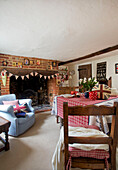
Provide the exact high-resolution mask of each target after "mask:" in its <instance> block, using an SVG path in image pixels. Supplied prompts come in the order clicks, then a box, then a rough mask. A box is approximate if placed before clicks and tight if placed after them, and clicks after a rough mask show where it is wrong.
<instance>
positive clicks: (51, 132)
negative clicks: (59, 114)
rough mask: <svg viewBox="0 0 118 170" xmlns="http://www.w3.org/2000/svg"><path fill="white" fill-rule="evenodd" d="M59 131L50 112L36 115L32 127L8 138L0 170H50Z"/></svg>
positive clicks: (2, 154) (1, 156)
mask: <svg viewBox="0 0 118 170" xmlns="http://www.w3.org/2000/svg"><path fill="white" fill-rule="evenodd" d="M59 130H60V127H59V125H58V124H57V123H56V119H55V117H54V116H51V114H50V112H42V113H39V114H36V123H35V124H34V126H33V127H31V128H30V129H29V130H28V131H27V132H25V133H24V134H23V135H21V136H19V137H10V140H9V141H10V150H9V151H7V152H5V151H3V152H0V170H52V166H51V159H52V155H53V152H54V150H55V147H56V144H57V141H58V138H59ZM2 136H3V134H2ZM117 153H118V149H117ZM117 159H118V154H117ZM117 170H118V160H117Z"/></svg>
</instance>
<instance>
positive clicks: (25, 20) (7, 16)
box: [0, 0, 118, 61]
mask: <svg viewBox="0 0 118 170" xmlns="http://www.w3.org/2000/svg"><path fill="white" fill-rule="evenodd" d="M116 44H118V0H0V53H5V54H11V55H17V56H25V57H39V58H45V59H54V60H61V61H66V60H70V59H74V58H78V57H82V56H84V55H87V54H90V53H93V52H96V51H99V50H101V49H104V48H107V47H110V46H114V45H116Z"/></svg>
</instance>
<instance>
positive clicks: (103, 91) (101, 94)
mask: <svg viewBox="0 0 118 170" xmlns="http://www.w3.org/2000/svg"><path fill="white" fill-rule="evenodd" d="M92 91H97V93H98V99H104V100H106V99H108V98H109V97H110V94H111V90H110V87H109V86H107V85H106V84H97V85H95V86H94V87H93V89H92Z"/></svg>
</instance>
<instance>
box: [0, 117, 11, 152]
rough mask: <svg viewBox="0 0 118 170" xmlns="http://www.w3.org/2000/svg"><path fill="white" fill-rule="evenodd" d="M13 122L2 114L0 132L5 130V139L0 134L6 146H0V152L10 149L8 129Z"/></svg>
mask: <svg viewBox="0 0 118 170" xmlns="http://www.w3.org/2000/svg"><path fill="white" fill-rule="evenodd" d="M10 124H11V122H10V121H8V120H6V119H5V118H3V117H1V116H0V133H2V132H5V139H3V138H2V137H1V136H0V140H1V141H2V142H3V143H4V147H2V148H0V152H1V151H3V150H5V151H8V150H9V142H8V130H9V127H10Z"/></svg>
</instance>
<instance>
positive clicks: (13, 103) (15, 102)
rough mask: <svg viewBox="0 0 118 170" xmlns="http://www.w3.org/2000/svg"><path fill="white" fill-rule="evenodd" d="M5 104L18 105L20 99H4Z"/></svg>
mask: <svg viewBox="0 0 118 170" xmlns="http://www.w3.org/2000/svg"><path fill="white" fill-rule="evenodd" d="M2 102H3V104H4V105H12V106H13V105H18V100H11V101H2Z"/></svg>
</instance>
